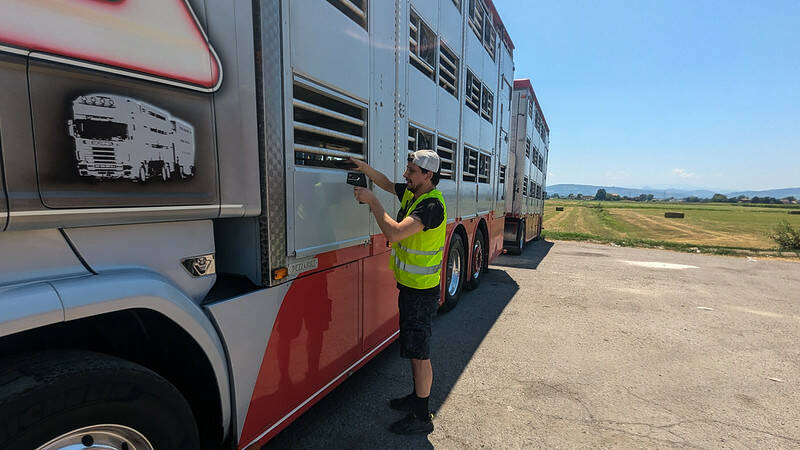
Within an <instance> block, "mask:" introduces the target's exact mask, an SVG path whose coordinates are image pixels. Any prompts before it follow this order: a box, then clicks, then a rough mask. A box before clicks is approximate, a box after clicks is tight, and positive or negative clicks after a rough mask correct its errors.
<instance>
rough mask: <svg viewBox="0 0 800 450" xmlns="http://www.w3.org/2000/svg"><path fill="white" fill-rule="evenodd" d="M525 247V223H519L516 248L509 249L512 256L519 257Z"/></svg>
mask: <svg viewBox="0 0 800 450" xmlns="http://www.w3.org/2000/svg"><path fill="white" fill-rule="evenodd" d="M523 246H525V222H523V221H519V222H517V237H516V239H514V247H513V248H510V249H508V252H509V253H511V254H512V255H519V254H520V253H522V247H523Z"/></svg>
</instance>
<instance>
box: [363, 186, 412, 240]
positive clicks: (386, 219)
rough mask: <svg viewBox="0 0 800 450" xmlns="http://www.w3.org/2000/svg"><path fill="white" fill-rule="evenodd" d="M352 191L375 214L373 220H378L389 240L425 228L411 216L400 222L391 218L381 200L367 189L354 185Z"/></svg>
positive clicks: (403, 236)
mask: <svg viewBox="0 0 800 450" xmlns="http://www.w3.org/2000/svg"><path fill="white" fill-rule="evenodd" d="M354 191H355V197H356V199H357V200H359V201H362V202H364V203H366V204H368V205H369V207H370V209H371V210H372V215H374V216H375V221H376V222H378V226H379V227H380V228H381V231H382V232H383V235H384V236H386V239H388V240H389V242H399V241H402V240H403V239H405V238H407V237H409V236H411V235H412V234H414V233H419V232H420V231H422V230H423V229H424V228H425V227H424V226H423V225H422V222H420V221H419V220H418V219H416V218H414V217H411V216H408V217H406V218H405V219H403V220H402V221H401V222H397V221H395V220H394V219H392V218H391V217H390V216H389V214H387V213H386V210H384V209H383V205H381V202H380V201H378V199H377V197H375V194H373V193H372V191H370V190H369V189H365V188H362V187H356V188H354Z"/></svg>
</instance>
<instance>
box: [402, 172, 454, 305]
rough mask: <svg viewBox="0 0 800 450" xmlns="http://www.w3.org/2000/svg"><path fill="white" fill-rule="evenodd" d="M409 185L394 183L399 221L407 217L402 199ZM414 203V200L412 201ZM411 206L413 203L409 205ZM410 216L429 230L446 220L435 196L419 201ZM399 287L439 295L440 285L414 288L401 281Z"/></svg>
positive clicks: (440, 204) (425, 229)
mask: <svg viewBox="0 0 800 450" xmlns="http://www.w3.org/2000/svg"><path fill="white" fill-rule="evenodd" d="M407 186H408V185H407V184H406V183H395V185H394V193H395V194H397V198H398V199H399V200H400V202H401V205H400V211H398V212H397V221H398V222H400V221H402V220H403V219H404V218H405V215H406V214H405V213H406V210H405V209H403V205H402V201H403V194H405V192H406V187H407ZM411 203H413V201H412V202H411ZM409 206H411V205H409ZM409 216H411V217H414V218H415V219H417V220H419V221H420V222H422V226H423V227H424V228H423V229H422V231H427V230H430V229H432V228H436V227H438V226H439V225H441V224H442V221H443V220H444V206H443V205H442V203H441V202H439V200H438V199H435V198H426V199H425V200H423V201H421V202H419V204H417V207H416V208H414V210H413V211H411V214H409ZM397 288H398V289H408V290H409V291H411V292H416V293H420V294H429V295H436V296H438V295H439V286H436V287H432V288H429V289H414V288H410V287H408V286H403V285H401V284H400V283H397Z"/></svg>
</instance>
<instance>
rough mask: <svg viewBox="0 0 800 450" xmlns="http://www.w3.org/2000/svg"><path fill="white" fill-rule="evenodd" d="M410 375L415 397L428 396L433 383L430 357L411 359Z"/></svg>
mask: <svg viewBox="0 0 800 450" xmlns="http://www.w3.org/2000/svg"><path fill="white" fill-rule="evenodd" d="M411 375H412V376H413V377H414V390H415V391H416V394H417V397H421V398H428V397H429V396H430V395H431V384H432V383H433V368H432V367H431V360H430V359H411Z"/></svg>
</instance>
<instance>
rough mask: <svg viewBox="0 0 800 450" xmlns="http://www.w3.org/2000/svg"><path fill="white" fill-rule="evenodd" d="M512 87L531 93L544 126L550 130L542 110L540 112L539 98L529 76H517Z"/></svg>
mask: <svg viewBox="0 0 800 450" xmlns="http://www.w3.org/2000/svg"><path fill="white" fill-rule="evenodd" d="M514 89H527V90H528V91H529V92H530V93H531V97H533V102H534V103H536V109H537V110H538V111H539V113H540V114H541V115H542V121H543V122H544V126H545V128H547V132H548V133H549V132H550V127H549V126H548V125H547V119H545V117H544V112H542V107H541V105H539V99H538V98H536V92H534V91H533V85H532V84H531V79H530V78H519V79H516V80H514Z"/></svg>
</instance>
